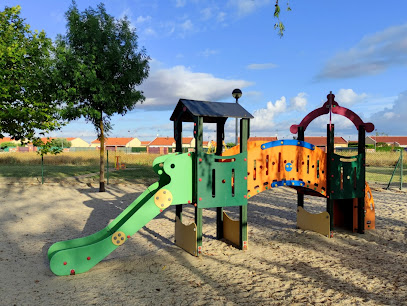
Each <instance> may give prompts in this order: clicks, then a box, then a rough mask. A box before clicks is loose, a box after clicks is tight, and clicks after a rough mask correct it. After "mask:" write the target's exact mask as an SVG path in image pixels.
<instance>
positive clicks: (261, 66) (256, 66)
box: [247, 63, 278, 70]
mask: <svg viewBox="0 0 407 306" xmlns="http://www.w3.org/2000/svg"><path fill="white" fill-rule="evenodd" d="M277 67H278V66H277V65H276V64H273V63H263V64H250V65H247V69H252V70H265V69H273V68H277Z"/></svg>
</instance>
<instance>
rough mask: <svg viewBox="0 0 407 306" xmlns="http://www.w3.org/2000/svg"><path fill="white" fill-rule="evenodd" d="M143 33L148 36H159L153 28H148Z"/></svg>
mask: <svg viewBox="0 0 407 306" xmlns="http://www.w3.org/2000/svg"><path fill="white" fill-rule="evenodd" d="M143 33H144V35H146V36H157V32H156V31H155V30H154V29H153V28H146V29H145V30H144V31H143Z"/></svg>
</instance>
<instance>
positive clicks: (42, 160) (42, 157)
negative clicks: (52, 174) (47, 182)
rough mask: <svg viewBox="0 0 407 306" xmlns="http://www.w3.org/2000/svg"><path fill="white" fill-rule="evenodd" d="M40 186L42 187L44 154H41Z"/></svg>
mask: <svg viewBox="0 0 407 306" xmlns="http://www.w3.org/2000/svg"><path fill="white" fill-rule="evenodd" d="M41 184H42V185H44V154H41Z"/></svg>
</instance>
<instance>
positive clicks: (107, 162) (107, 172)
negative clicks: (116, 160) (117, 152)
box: [106, 150, 109, 185]
mask: <svg viewBox="0 0 407 306" xmlns="http://www.w3.org/2000/svg"><path fill="white" fill-rule="evenodd" d="M106 164H107V171H106V180H107V181H106V185H109V150H106Z"/></svg>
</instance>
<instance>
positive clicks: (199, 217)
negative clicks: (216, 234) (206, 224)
mask: <svg viewBox="0 0 407 306" xmlns="http://www.w3.org/2000/svg"><path fill="white" fill-rule="evenodd" d="M202 210H203V208H198V207H195V224H196V242H197V247H198V250H197V254H198V256H199V255H201V253H202Z"/></svg>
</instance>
